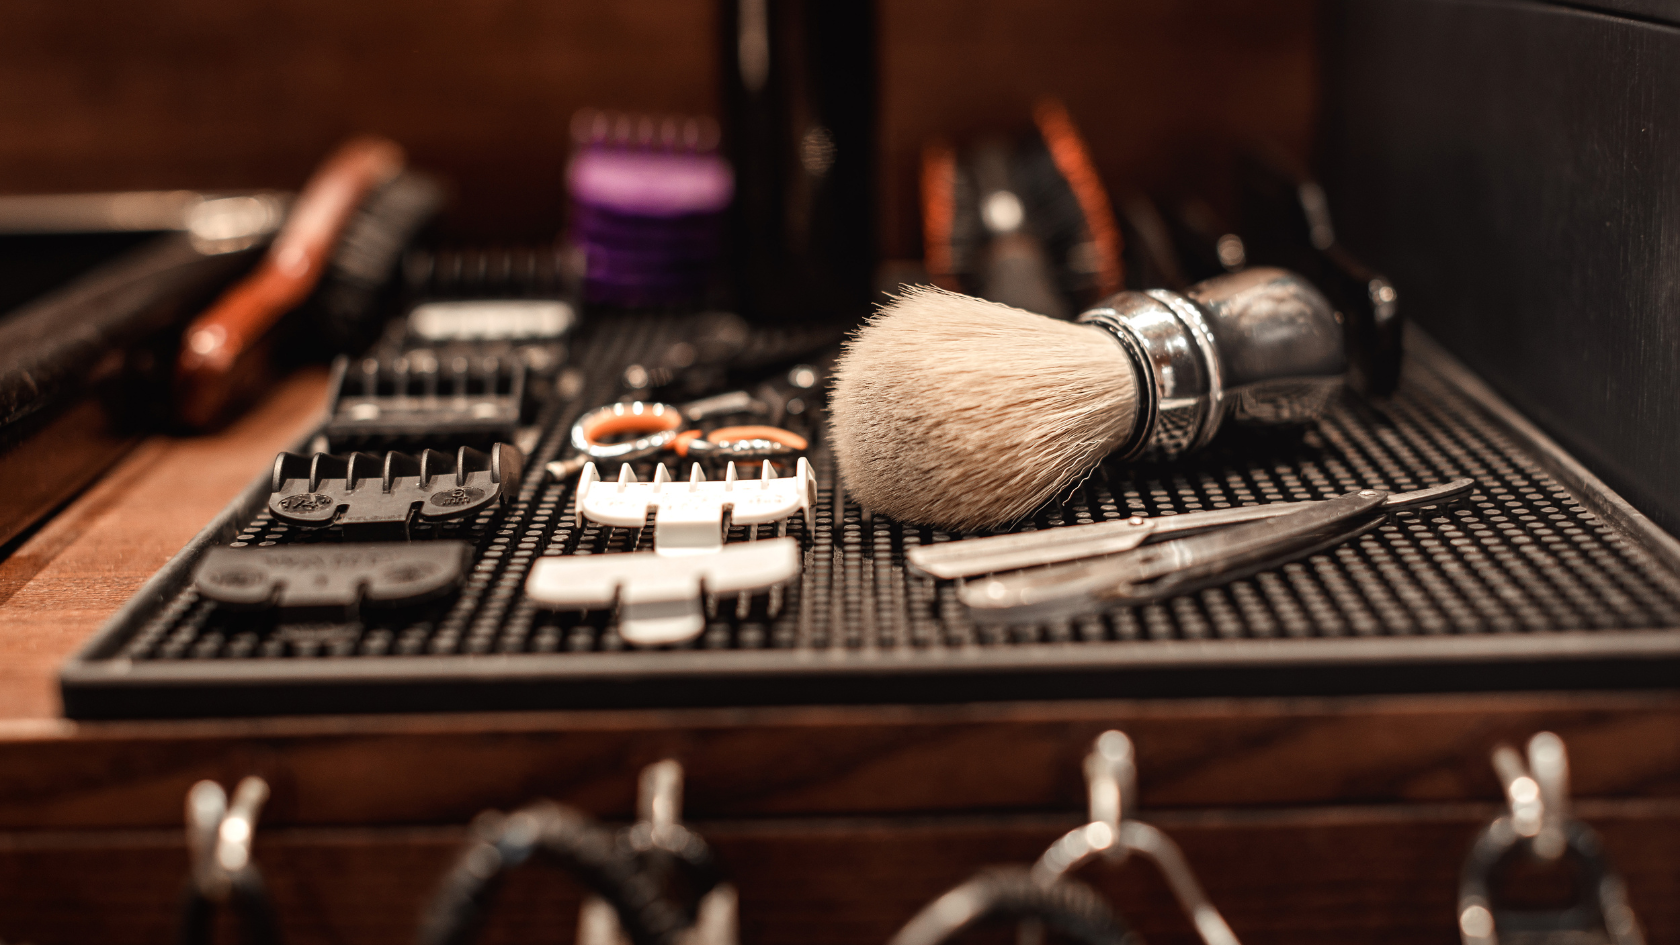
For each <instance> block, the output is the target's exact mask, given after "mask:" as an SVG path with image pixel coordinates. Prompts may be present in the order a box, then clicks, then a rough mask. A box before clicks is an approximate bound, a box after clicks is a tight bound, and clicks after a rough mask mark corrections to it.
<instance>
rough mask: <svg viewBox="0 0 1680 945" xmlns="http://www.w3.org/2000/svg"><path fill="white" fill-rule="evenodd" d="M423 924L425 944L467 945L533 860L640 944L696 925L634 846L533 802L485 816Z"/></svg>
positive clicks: (656, 942)
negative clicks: (513, 873) (505, 884)
mask: <svg viewBox="0 0 1680 945" xmlns="http://www.w3.org/2000/svg"><path fill="white" fill-rule="evenodd" d="M475 829H476V832H477V833H478V836H477V838H476V839H475V840H474V841H473V842H471V843H469V844H468V846H467V848H466V849H465V850H463V851H462V852H461V855H460V856H459V858H457V859H456V861H455V866H454V867H453V868H452V869H451V870H450V871H449V873H448V875H447V876H446V877H445V878H444V881H443V885H442V887H441V888H440V889H439V890H438V892H437V895H435V896H434V897H433V899H432V903H431V905H430V906H429V907H428V908H427V911H426V914H425V916H424V918H423V920H422V922H421V927H420V936H419V942H420V945H466V943H468V942H471V941H473V940H474V939H475V938H477V936H478V933H479V931H480V929H481V928H482V927H483V925H484V920H485V918H486V916H487V914H488V912H489V909H490V905H491V903H492V901H493V900H494V898H495V895H496V893H497V891H498V890H499V889H500V887H501V881H502V878H503V877H504V876H505V875H506V874H507V873H508V872H509V871H510V870H512V869H514V868H516V867H518V866H520V865H521V864H523V863H525V862H526V861H528V860H532V859H535V860H538V861H541V862H546V863H549V864H551V865H553V866H557V867H559V868H561V869H563V870H565V871H566V872H567V873H569V874H571V875H572V876H573V877H574V878H575V879H576V880H577V881H578V882H579V883H581V884H582V885H583V886H585V887H587V888H588V889H589V890H590V891H591V892H594V893H595V894H596V895H598V896H600V897H601V898H602V899H603V900H605V901H606V902H607V904H608V905H610V906H612V908H613V911H614V912H616V913H617V914H618V921H619V925H620V926H621V927H622V928H623V930H624V934H625V935H626V936H627V937H628V938H629V939H630V941H631V943H632V945H666V943H668V942H669V941H670V939H671V937H672V936H673V935H674V934H675V933H676V932H677V931H678V930H680V929H682V928H684V927H685V926H687V925H688V924H689V923H688V921H687V918H686V916H684V914H683V910H682V909H681V908H679V907H678V906H676V905H674V904H673V903H671V902H670V901H669V900H668V899H666V898H665V896H664V895H663V894H662V891H661V890H660V888H659V883H658V882H657V881H656V879H655V878H654V877H653V876H651V875H650V874H649V873H648V871H647V870H645V869H644V868H643V866H642V864H641V863H640V862H638V859H637V857H636V855H635V852H634V851H633V850H632V849H631V848H630V847H629V846H628V845H626V844H623V843H621V842H620V841H619V838H618V837H617V836H615V835H614V834H613V833H612V832H611V831H608V830H607V829H606V828H604V827H602V826H601V825H599V824H597V823H595V822H594V821H592V820H590V819H589V818H588V817H585V816H584V815H583V814H580V813H578V812H577V811H574V810H571V809H569V808H565V807H561V806H560V805H558V804H552V803H539V804H533V805H531V806H529V807H526V808H524V809H522V810H519V811H516V812H514V813H513V814H510V815H508V816H506V817H493V818H484V819H481V822H480V823H479V824H478V825H476V828H475Z"/></svg>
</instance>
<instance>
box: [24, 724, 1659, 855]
mask: <svg viewBox="0 0 1680 945" xmlns="http://www.w3.org/2000/svg"><path fill="white" fill-rule="evenodd" d="M1109 728H1119V729H1122V730H1124V731H1125V732H1127V733H1128V734H1129V735H1131V736H1132V738H1133V740H1134V741H1135V742H1136V745H1137V751H1138V758H1139V766H1140V769H1141V782H1140V783H1141V791H1142V798H1143V802H1144V803H1145V804H1146V805H1148V806H1150V807H1156V808H1167V807H1212V806H1222V807H1223V806H1253V807H1266V806H1282V805H1297V806H1298V805H1312V804H1382V803H1394V802H1451V801H1463V800H1476V799H1486V800H1489V801H1491V800H1493V799H1495V798H1496V797H1497V796H1498V791H1499V788H1498V783H1497V782H1496V780H1495V779H1494V776H1493V773H1492V770H1491V768H1490V767H1489V765H1488V760H1487V759H1488V753H1489V751H1490V750H1491V749H1492V747H1493V746H1494V745H1496V744H1498V743H1499V742H1501V741H1510V742H1518V743H1520V742H1521V741H1522V740H1524V739H1526V738H1527V737H1528V736H1529V735H1530V734H1532V733H1533V732H1536V731H1539V730H1542V729H1549V730H1552V731H1555V732H1557V733H1559V734H1560V735H1562V736H1563V738H1564V739H1565V741H1566V742H1567V744H1568V745H1569V748H1570V753H1571V758H1572V761H1573V765H1572V766H1573V770H1574V774H1573V777H1574V783H1575V791H1576V793H1577V795H1579V796H1581V797H1587V798H1674V797H1680V697H1677V696H1675V695H1673V694H1638V693H1634V694H1604V695H1590V694H1589V695H1531V696H1520V695H1519V696H1512V695H1499V696H1428V697H1385V698H1373V699H1347V698H1336V699H1301V700H1259V699H1244V700H1161V701H1153V702H1123V701H1104V702H1088V703H1079V702H1075V703H1021V704H996V705H984V704H980V705H969V706H949V707H939V706H919V707H892V706H883V707H875V708H867V707H807V708H783V709H776V708H763V709H741V710H658V711H653V710H648V711H623V712H617V711H614V712H561V713H533V714H488V713H487V714H479V715H459V716H424V715H420V716H406V717H392V716H386V717H380V716H360V717H357V716H340V717H325V718H297V719H268V720H264V719H244V720H228V721H206V722H146V723H79V724H77V723H70V722H62V723H58V724H56V725H52V726H43V725H39V724H36V725H35V726H34V727H33V728H32V729H31V730H30V731H27V732H25V731H14V732H13V733H12V737H11V738H7V739H4V740H0V772H3V774H0V828H25V827H49V826H50V827H66V828H68V827H98V828H113V827H131V828H140V827H165V826H172V825H175V824H177V823H179V822H180V817H181V799H182V797H184V795H185V793H186V790H187V788H188V787H190V786H191V785H192V783H193V782H195V781H197V780H199V779H201V778H215V779H218V780H221V781H223V782H227V783H231V782H232V781H234V780H236V779H238V778H239V777H242V776H243V775H246V774H261V775H263V776H264V777H266V778H267V779H268V780H269V782H270V784H271V785H272V786H273V790H274V796H273V798H272V800H271V801H270V802H269V807H268V813H267V814H266V815H265V816H266V817H267V818H268V820H269V821H270V822H272V823H276V824H286V825H348V824H454V823H464V822H465V821H466V820H468V819H469V818H471V817H472V816H473V815H474V814H475V813H477V812H478V811H479V810H480V809H483V808H486V807H505V806H507V805H511V804H518V803H520V802H521V801H523V800H524V799H526V798H528V797H533V796H539V795H540V796H548V797H554V798H556V799H558V800H562V801H564V802H566V803H572V804H576V805H579V806H581V807H584V808H586V809H589V810H592V811H596V812H599V813H602V814H612V815H626V814H628V812H629V809H630V801H631V798H632V797H633V795H634V785H635V783H636V776H637V773H638V772H639V771H640V769H641V768H642V766H644V765H646V764H648V763H650V762H653V761H657V760H659V759H660V758H664V757H675V758H678V759H680V760H681V761H682V762H683V763H684V764H685V765H686V766H687V768H688V771H689V776H688V787H687V797H688V801H687V803H688V807H689V809H690V810H691V811H692V812H693V814H694V816H696V817H753V816H775V817H782V816H814V815H835V814H849V815H856V814H891V813H904V812H969V813H974V812H983V811H1017V812H1028V811H1039V812H1041V811H1046V810H1050V811H1055V810H1064V811H1065V810H1076V809H1078V808H1079V807H1080V806H1081V805H1082V804H1083V797H1084V785H1083V782H1082V780H1081V774H1080V770H1081V769H1080V760H1081V758H1082V757H1083V755H1084V753H1085V752H1086V751H1088V750H1089V746H1090V744H1091V743H1092V741H1093V740H1094V739H1095V737H1096V736H1097V735H1098V734H1100V733H1101V732H1103V731H1104V730H1106V729H1109Z"/></svg>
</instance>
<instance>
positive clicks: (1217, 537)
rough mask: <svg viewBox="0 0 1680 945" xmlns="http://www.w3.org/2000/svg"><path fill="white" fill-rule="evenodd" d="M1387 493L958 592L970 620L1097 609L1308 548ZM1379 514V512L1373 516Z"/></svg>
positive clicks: (1336, 533) (1342, 530)
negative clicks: (968, 612)
mask: <svg viewBox="0 0 1680 945" xmlns="http://www.w3.org/2000/svg"><path fill="white" fill-rule="evenodd" d="M1387 497H1388V494H1387V493H1385V492H1381V491H1378V490H1375V489H1366V490H1363V491H1361V492H1353V493H1349V494H1348V495H1344V496H1341V497H1339V498H1335V499H1330V500H1327V501H1324V502H1315V503H1311V504H1310V506H1309V507H1308V508H1305V509H1301V510H1298V511H1295V512H1292V513H1290V514H1288V515H1282V516H1278V517H1276V518H1272V519H1268V520H1265V521H1260V522H1251V523H1249V524H1247V525H1238V526H1235V527H1233V528H1228V529H1222V530H1220V531H1216V532H1212V533H1210V534H1206V535H1199V536H1196V537H1194V538H1180V539H1178V540H1177V541H1170V542H1166V543H1163V544H1160V545H1152V546H1150V547H1148V548H1144V549H1140V550H1136V551H1131V552H1127V553H1126V554H1123V555H1113V556H1110V557H1107V558H1095V559H1091V560H1089V561H1083V562H1079V563H1077V564H1071V565H1062V566H1059V567H1054V568H1044V569H1041V570H1036V571H1022V572H1018V573H1015V574H1009V575H1004V576H1002V577H994V578H989V579H987V580H985V581H981V582H977V583H974V584H970V585H968V586H967V587H965V588H963V589H962V592H961V594H960V596H961V598H962V600H963V602H964V603H966V604H968V606H969V607H970V609H971V610H972V611H973V613H974V616H975V618H976V619H977V620H983V621H986V622H991V623H998V622H1009V623H1015V622H1036V621H1040V620H1046V619H1054V618H1059V617H1063V616H1069V615H1071V614H1075V613H1082V612H1086V611H1090V610H1096V609H1100V608H1101V607H1103V606H1106V605H1108V604H1111V603H1114V602H1118V601H1125V600H1154V599H1158V598H1160V597H1163V596H1170V595H1171V594H1174V593H1180V592H1182V591H1185V590H1188V589H1190V587H1191V585H1193V584H1194V583H1195V582H1197V581H1205V580H1208V579H1212V578H1216V577H1219V576H1221V575H1229V576H1230V577H1231V578H1232V579H1234V578H1236V577H1240V576H1243V575H1244V574H1247V573H1252V571H1248V570H1245V569H1246V568H1249V567H1250V566H1252V565H1255V564H1257V563H1260V562H1266V561H1270V560H1273V559H1276V558H1278V557H1280V556H1288V555H1291V554H1294V553H1309V551H1310V549H1311V548H1314V547H1317V546H1318V545H1319V544H1322V543H1323V542H1324V541H1326V540H1339V539H1341V538H1345V537H1346V536H1347V535H1348V531H1347V527H1346V526H1348V525H1349V524H1350V523H1352V522H1354V521H1355V520H1358V519H1362V518H1369V517H1370V515H1371V513H1373V512H1376V511H1378V510H1380V509H1381V508H1382V506H1383V503H1384V501H1385V500H1386V499H1387ZM1379 520H1380V519H1379Z"/></svg>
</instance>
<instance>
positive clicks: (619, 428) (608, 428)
mask: <svg viewBox="0 0 1680 945" xmlns="http://www.w3.org/2000/svg"><path fill="white" fill-rule="evenodd" d="M769 409H770V408H769V407H768V406H767V405H766V404H764V403H762V402H760V401H758V400H756V399H754V398H753V396H752V395H751V394H749V393H747V392H746V391H730V392H728V393H724V394H717V395H714V396H711V397H707V398H704V399H701V400H696V401H691V402H689V403H687V404H683V405H681V406H678V405H676V404H662V403H648V402H646V401H640V400H633V401H629V402H624V403H616V404H608V405H606V406H605V407H598V408H596V409H594V410H591V411H590V412H588V413H586V414H584V415H583V416H582V417H579V418H578V420H577V422H576V423H574V424H572V436H571V443H572V449H574V450H576V451H577V455H576V456H573V457H571V458H570V459H563V460H555V461H553V462H551V463H549V464H548V466H547V467H546V468H547V471H548V475H549V478H551V479H554V480H556V481H564V480H567V479H570V478H572V477H573V476H575V475H577V474H578V473H579V472H581V471H582V470H583V468H584V467H585V466H586V465H588V464H590V463H594V462H597V461H599V462H616V463H628V462H630V461H632V460H637V459H645V458H647V457H649V456H653V455H655V454H657V453H660V452H663V451H665V450H670V451H671V452H673V453H676V454H677V455H678V456H679V457H683V458H688V457H690V456H692V457H694V458H697V459H698V458H706V457H713V458H720V459H730V460H737V459H739V460H748V459H765V458H773V457H783V456H792V455H795V454H797V453H803V452H804V451H805V450H806V448H807V447H808V446H809V445H810V444H809V443H808V441H807V440H806V439H805V437H803V436H800V435H799V434H797V433H794V432H793V431H791V430H784V429H781V428H780V427H772V426H765V425H748V426H730V427H723V428H720V429H716V430H712V431H711V432H709V433H702V432H701V431H700V430H699V429H697V428H689V427H690V424H694V423H698V422H700V421H701V420H704V419H706V418H708V417H715V416H725V415H729V414H738V413H765V412H768V411H769ZM624 436H633V437H634V438H633V439H629V440H624V439H614V438H615V437H624Z"/></svg>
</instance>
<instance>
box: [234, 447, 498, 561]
mask: <svg viewBox="0 0 1680 945" xmlns="http://www.w3.org/2000/svg"><path fill="white" fill-rule="evenodd" d="M523 465H524V457H523V455H522V454H521V453H520V452H519V450H518V449H516V448H514V447H512V446H509V445H508V444H506V443H497V444H495V445H493V446H492V447H491V448H490V451H489V452H488V453H485V452H480V451H479V450H475V449H472V448H471V447H467V446H463V447H461V448H460V449H458V450H456V452H455V454H454V455H453V456H452V455H450V454H448V453H441V452H438V451H437V450H423V451H421V453H420V455H419V456H411V455H409V454H407V453H397V452H390V453H386V454H385V456H384V457H383V458H380V457H378V456H374V455H372V454H371V453H351V454H349V455H347V456H340V455H334V454H330V453H316V454H315V455H314V456H304V455H301V454H298V453H281V454H280V455H279V456H277V457H275V459H274V475H273V479H272V481H271V482H270V486H269V488H270V491H271V492H272V495H270V496H269V499H268V508H269V511H270V512H273V513H274V517H275V518H277V519H279V520H280V521H282V522H285V523H287V524H289V525H296V526H299V527H301V528H325V527H327V526H329V525H341V526H343V527H344V530H345V537H347V538H359V539H365V538H370V537H375V536H378V537H393V538H406V537H408V525H409V523H410V522H412V521H413V520H414V519H415V518H416V517H418V518H419V520H421V521H426V522H440V521H447V520H449V519H457V518H464V517H466V516H469V515H473V514H475V513H477V512H479V511H482V510H483V509H485V508H488V507H490V506H491V505H492V504H494V503H499V502H505V501H507V500H508V499H509V498H510V497H511V496H512V495H513V494H514V493H515V492H516V491H517V490H518V488H519V479H520V474H521V471H522V467H523Z"/></svg>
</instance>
